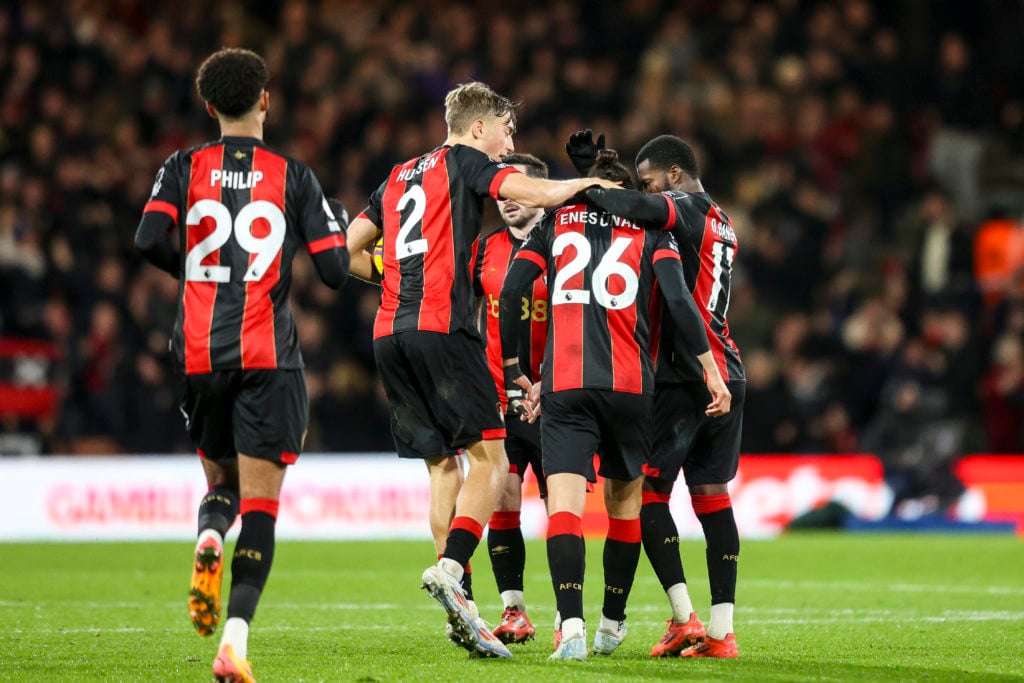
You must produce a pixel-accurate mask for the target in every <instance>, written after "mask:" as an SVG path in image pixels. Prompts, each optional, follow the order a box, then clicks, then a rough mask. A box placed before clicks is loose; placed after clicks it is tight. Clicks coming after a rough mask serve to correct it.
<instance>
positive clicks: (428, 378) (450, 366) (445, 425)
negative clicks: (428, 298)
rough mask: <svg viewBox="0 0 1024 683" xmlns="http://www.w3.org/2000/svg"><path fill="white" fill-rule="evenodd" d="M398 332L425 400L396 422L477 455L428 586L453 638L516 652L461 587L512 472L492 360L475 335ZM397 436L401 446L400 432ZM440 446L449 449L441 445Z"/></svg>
mask: <svg viewBox="0 0 1024 683" xmlns="http://www.w3.org/2000/svg"><path fill="white" fill-rule="evenodd" d="M396 337H398V338H399V339H398V340H397V343H398V344H399V345H400V349H401V355H402V357H403V358H404V360H405V362H406V364H407V367H408V369H409V374H410V376H411V378H412V381H411V385H412V386H413V387H414V389H415V391H416V393H417V396H418V399H417V400H416V401H412V400H407V401H406V402H405V403H406V408H409V409H410V410H407V411H406V413H407V414H403V415H394V417H393V424H397V425H399V426H400V427H402V428H403V429H404V427H405V425H406V424H407V423H409V422H410V421H413V422H415V423H417V424H421V425H428V426H432V428H433V431H434V432H435V433H436V434H438V435H443V444H442V445H443V446H444V447H447V448H463V449H464V450H465V453H466V457H467V459H468V461H469V471H468V473H467V474H466V476H465V479H464V481H463V483H462V486H461V487H460V488H459V491H458V494H457V496H456V499H455V515H454V517H453V519H452V522H451V525H450V526H449V529H448V533H447V537H446V539H445V541H444V552H443V556H442V558H441V559H440V560H438V562H437V564H436V565H433V566H431V567H428V568H427V569H426V570H424V572H423V575H422V582H423V584H422V585H423V588H425V589H426V590H427V592H428V593H429V594H430V596H431V597H433V598H435V599H436V600H437V601H438V602H439V603H440V604H441V606H442V607H444V609H445V611H446V612H447V614H448V623H449V624H450V625H451V638H452V640H453V641H455V642H456V643H457V644H459V645H461V646H463V647H465V648H466V649H468V650H470V651H471V652H473V653H475V654H479V655H483V656H496V657H511V656H512V653H511V652H509V650H508V648H506V647H505V645H504V644H503V643H502V642H501V641H500V640H498V639H497V638H496V637H495V636H494V634H493V633H491V630H490V627H489V626H487V625H486V623H485V622H483V620H482V619H479V614H478V613H477V612H476V610H475V609H473V607H474V606H473V605H472V604H471V602H470V601H469V600H468V598H467V596H466V593H465V591H464V589H463V587H462V585H461V582H462V581H463V580H464V578H465V574H466V570H467V569H468V566H469V559H470V557H472V555H473V552H474V551H475V550H476V547H477V545H479V543H480V539H481V537H482V536H483V527H484V525H485V524H487V522H488V520H489V519H490V517H491V513H493V512H494V505H495V503H496V502H497V499H498V493H499V490H500V487H501V484H502V482H503V481H504V477H505V475H506V474H507V472H508V460H507V458H506V457H505V448H504V439H505V426H504V422H503V420H502V415H501V414H500V413H499V412H498V410H497V409H496V406H500V404H499V403H498V395H497V390H496V389H495V387H494V381H493V380H492V379H491V375H490V371H489V370H488V368H487V359H486V357H485V356H484V352H483V348H482V347H481V345H480V341H479V340H478V339H475V338H473V337H470V336H469V335H468V334H453V335H444V334H438V333H430V332H415V333H411V332H406V333H402V334H400V335H396ZM382 341H383V340H378V342H377V343H378V344H380V343H381V342H382ZM378 365H381V360H380V356H379V355H378ZM385 386H387V385H385ZM398 391H401V390H398ZM398 391H396V393H398ZM406 393H408V391H407V392H406ZM392 411H393V413H394V411H395V407H394V405H393V406H392ZM395 434H396V436H395V441H396V444H397V443H398V442H399V436H400V432H399V431H396V432H395ZM437 452H441V451H440V450H439V449H438V450H433V453H437Z"/></svg>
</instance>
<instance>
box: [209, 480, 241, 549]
mask: <svg viewBox="0 0 1024 683" xmlns="http://www.w3.org/2000/svg"><path fill="white" fill-rule="evenodd" d="M237 516H238V494H237V493H236V492H235V491H232V490H231V489H229V488H226V487H224V486H215V487H214V488H212V489H210V490H209V491H207V492H206V495H205V496H203V500H202V501H201V502H200V503H199V533H200V534H201V533H203V532H204V531H206V530H207V529H213V530H214V531H216V532H217V533H219V534H220V537H221V538H224V536H225V535H226V534H227V533H228V529H230V528H231V525H232V524H234V523H235V517H237Z"/></svg>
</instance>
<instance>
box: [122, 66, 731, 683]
mask: <svg viewBox="0 0 1024 683" xmlns="http://www.w3.org/2000/svg"><path fill="white" fill-rule="evenodd" d="M268 79H269V75H268V73H267V70H266V65H265V63H264V62H263V60H262V58H260V57H259V56H258V55H256V54H255V53H252V52H249V51H247V50H239V49H225V50H221V51H220V52H217V53H215V54H214V55H212V56H211V57H210V58H208V59H207V60H206V61H205V62H204V63H203V65H202V66H201V67H200V69H199V73H198V77H197V87H198V90H199V94H200V96H201V97H202V99H203V100H204V101H205V102H206V107H207V110H208V112H209V113H210V115H211V116H214V117H216V118H217V119H218V122H219V123H220V127H221V138H220V139H218V140H216V141H213V142H209V143H206V144H204V145H201V146H199V147H196V148H192V149H188V150H182V151H179V152H176V153H175V154H174V155H172V156H171V157H170V158H169V159H168V160H167V162H165V164H164V167H163V168H162V169H161V170H160V171H159V173H158V175H157V179H156V183H155V184H154V188H153V193H152V196H151V198H150V201H149V202H148V203H147V205H146V207H145V210H144V213H143V218H142V221H141V222H140V225H139V229H138V232H137V234H136V244H137V246H138V248H139V249H140V250H141V251H142V253H143V254H144V255H145V256H146V257H147V258H148V259H149V260H150V261H151V262H152V263H153V264H154V265H156V266H158V267H160V268H162V269H164V270H165V271H167V272H168V273H170V274H171V275H173V276H174V277H176V278H178V279H179V281H180V285H179V305H178V316H177V320H176V324H175V329H174V334H173V335H172V342H171V347H172V351H173V352H174V355H175V358H176V360H177V362H178V365H179V366H180V368H181V370H182V372H183V374H184V376H185V396H184V401H183V406H182V412H183V413H184V414H185V415H186V425H187V428H188V430H189V434H190V436H191V437H192V439H193V441H194V442H195V444H196V448H197V451H198V453H199V455H200V456H201V462H202V464H203V467H204V471H205V473H206V477H207V483H208V484H209V487H210V488H209V492H208V494H207V495H206V496H205V497H204V499H203V500H202V502H201V503H200V508H199V515H198V540H197V543H196V546H195V553H194V564H193V571H192V585H191V592H190V596H189V606H190V612H191V616H192V621H193V625H194V626H195V628H196V630H197V631H198V632H199V633H200V634H201V635H210V634H212V633H214V632H215V630H216V629H217V628H218V626H219V623H220V616H221V615H220V611H221V608H220V602H221V581H222V577H223V569H224V560H225V558H224V535H225V534H226V533H227V530H228V528H229V527H230V526H231V524H232V523H233V522H234V520H235V518H236V517H237V516H238V515H239V514H240V515H241V530H240V533H239V537H238V541H237V543H236V547H235V551H234V554H233V557H232V560H231V581H230V590H229V594H228V603H227V619H226V621H225V623H224V625H223V627H222V629H221V631H222V636H221V642H220V646H219V649H218V652H217V656H216V658H215V659H214V662H213V674H214V678H215V679H216V680H219V681H253V680H254V679H253V675H252V667H251V664H250V662H249V661H248V631H249V624H250V622H251V621H252V618H253V616H254V614H255V609H256V606H257V603H258V601H259V597H260V594H261V593H262V589H263V586H264V584H265V582H266V580H267V577H268V576H269V572H270V566H271V563H272V560H273V554H274V545H275V542H274V534H275V524H276V517H277V509H278V499H279V496H280V490H281V486H282V483H283V478H284V472H285V470H286V465H289V464H293V463H295V462H296V459H297V458H298V455H299V453H300V451H301V448H302V440H303V436H304V431H305V426H306V422H307V420H308V410H309V408H308V398H307V394H306V390H305V384H304V380H303V375H302V358H301V353H300V351H299V348H298V343H297V335H296V332H295V327H294V322H293V321H292V318H291V313H290V310H289V308H288V303H287V298H288V290H289V285H290V271H291V261H292V258H293V257H294V254H295V253H296V251H297V250H298V248H299V247H301V246H304V247H305V248H306V250H307V251H308V252H309V253H310V255H311V257H312V259H313V262H314V264H315V266H316V268H317V272H318V273H319V275H320V277H321V279H322V280H323V281H324V282H325V283H326V284H327V285H328V286H331V287H334V288H340V287H341V286H342V285H343V283H344V282H345V280H346V279H347V277H348V276H349V275H351V276H355V277H359V278H361V279H364V280H368V281H371V282H379V283H380V285H381V288H382V293H381V303H380V308H379V310H378V312H377V316H376V319H375V322H374V328H373V344H374V353H375V356H376V362H377V367H378V369H379V374H380V377H381V381H382V383H383V386H384V389H385V392H386V394H387V398H388V402H389V406H390V412H391V426H392V434H393V437H394V441H395V448H396V450H397V453H398V455H399V457H402V458H411V459H420V460H423V461H425V462H426V466H427V471H428V475H429V478H430V490H431V500H430V520H429V522H430V528H431V532H432V535H433V538H434V544H435V549H436V552H437V563H436V564H432V565H431V566H429V567H427V568H426V569H425V570H424V571H423V573H422V577H421V580H422V586H423V588H425V589H426V590H427V592H428V593H429V595H430V596H431V597H433V598H434V599H436V600H437V601H438V602H439V603H440V605H441V606H442V607H443V608H444V610H445V613H446V632H447V636H448V638H449V639H450V640H451V641H453V642H454V643H456V644H457V645H459V646H461V647H463V648H465V649H467V650H468V651H469V652H470V653H472V654H474V655H477V656H484V657H512V652H511V651H510V650H509V647H508V646H509V645H510V644H513V643H521V642H525V641H527V640H531V639H533V638H534V637H535V634H536V629H535V627H534V625H533V624H532V623H531V621H530V619H529V618H528V616H527V610H526V602H525V597H524V591H523V571H524V567H525V559H526V551H525V543H524V540H523V535H522V531H521V528H520V508H521V504H522V485H523V477H524V475H525V473H526V470H527V469H528V468H532V469H533V472H534V474H535V475H536V477H537V479H538V482H539V483H540V485H541V495H542V497H543V498H544V501H545V505H546V508H547V513H548V531H547V556H548V566H549V569H550V574H551V581H552V586H553V588H554V593H555V598H556V606H557V613H556V618H555V623H554V652H553V654H552V655H551V657H550V658H551V659H555V660H586V659H587V656H588V653H594V654H600V655H610V654H612V653H613V652H614V651H615V650H616V648H618V647H619V645H620V644H621V643H622V642H623V640H624V639H625V638H626V635H627V627H626V606H627V602H628V598H629V594H630V590H631V588H632V584H633V580H634V576H635V573H636V570H637V566H638V563H639V559H640V554H641V548H642V549H643V550H644V551H645V553H646V555H647V557H648V559H649V560H650V562H651V564H652V566H653V568H654V570H655V573H656V574H657V576H658V579H659V580H660V581H661V583H662V586H663V588H664V589H665V592H666V595H667V597H668V601H669V604H670V607H671V617H670V618H669V619H668V627H667V629H666V632H665V634H664V636H663V637H662V639H661V640H660V641H659V642H658V643H656V644H654V645H653V647H652V649H651V655H652V656H682V657H716V658H728V657H736V656H737V647H736V640H735V636H734V635H733V632H734V629H733V605H734V603H735V588H736V573H737V572H736V570H737V563H738V559H739V537H738V534H737V530H736V523H735V519H734V516H733V512H732V507H731V502H730V500H729V494H728V489H727V485H728V482H729V481H731V480H732V479H733V478H734V477H735V474H736V468H737V464H738V457H739V444H740V429H741V422H742V407H743V398H744V393H745V392H744V387H745V383H744V375H743V365H742V362H741V360H740V356H739V352H738V350H737V348H736V346H735V345H734V344H733V342H732V340H731V338H730V337H729V329H728V324H727V322H726V311H727V308H728V303H729V292H730V280H731V272H732V263H733V259H734V258H735V255H736V249H737V244H736V238H735V233H734V231H733V229H732V224H731V221H730V219H729V217H728V216H727V215H726V213H725V212H724V211H723V210H722V209H721V208H720V207H719V206H718V205H717V204H716V203H715V202H714V201H713V200H712V199H711V197H710V196H709V195H708V194H707V193H706V192H705V191H704V188H703V186H702V184H701V181H700V174H699V169H698V167H697V162H696V158H695V156H694V153H693V151H692V149H691V148H690V146H689V145H688V144H687V143H686V142H684V141H682V140H680V139H679V138H676V137H673V136H669V135H662V136H659V137H656V138H654V139H652V140H651V141H649V142H648V143H647V144H645V145H644V146H643V147H642V149H641V150H640V152H639V153H638V154H637V157H636V166H635V171H636V178H637V179H636V180H634V175H633V173H632V172H631V170H630V169H629V168H627V167H626V166H625V165H623V164H622V163H621V162H620V161H619V160H618V155H617V154H616V153H615V152H614V151H612V150H606V149H604V137H603V136H601V137H599V138H598V140H597V141H595V140H594V138H593V134H592V133H591V132H590V131H589V130H588V131H581V132H579V133H576V134H574V135H573V136H571V137H570V139H569V141H568V143H567V145H566V150H567V152H568V154H569V158H570V159H571V161H572V163H573V165H574V166H575V168H576V169H577V170H578V171H579V172H580V177H578V178H573V179H569V180H562V181H556V180H550V179H548V177H547V175H548V169H547V165H546V164H545V163H544V162H543V161H541V160H540V159H538V158H536V157H534V156H531V155H529V154H517V153H515V149H514V146H513V142H512V139H513V135H514V133H515V125H516V119H515V107H514V105H513V103H512V102H511V101H509V100H508V99H507V98H505V97H503V96H501V95H499V94H497V93H495V92H494V91H493V90H491V89H490V88H489V87H488V86H486V85H484V84H482V83H478V82H473V83H467V84H464V85H461V86H458V87H457V88H455V89H453V90H452V91H451V92H449V93H448V95H447V97H446V100H445V119H446V123H447V127H448V137H447V139H446V140H445V141H444V143H443V144H441V145H440V146H438V147H437V148H435V149H433V150H431V151H429V152H427V153H425V154H423V155H422V156H418V157H415V158H413V159H409V160H407V161H405V162H403V163H400V164H397V165H395V166H394V168H393V169H392V171H391V173H390V174H389V175H388V177H387V178H386V179H385V180H384V181H383V182H382V183H381V184H380V186H379V188H378V189H377V190H376V191H375V192H374V193H373V194H372V195H371V196H370V198H369V201H368V204H367V206H366V208H365V209H364V210H363V211H362V212H361V213H360V214H359V215H358V216H356V217H355V218H353V219H352V220H351V222H349V221H348V215H347V213H346V212H345V210H344V208H343V207H342V206H341V205H340V203H338V202H336V201H334V200H331V199H327V198H325V197H324V195H323V191H322V190H321V188H320V185H319V183H318V182H317V179H316V177H315V175H314V174H313V173H312V171H310V169H309V168H308V167H306V166H305V165H304V164H302V163H301V162H298V161H295V160H293V159H289V158H287V157H284V156H281V155H279V154H277V153H275V152H273V151H272V150H270V148H268V147H267V146H266V145H264V143H263V142H262V137H263V122H264V120H265V117H266V112H267V110H268V108H269V94H268V93H267V91H266V89H265V87H266V84H267V81H268ZM214 175H216V176H217V178H220V179H224V178H230V179H234V180H231V182H227V181H223V180H222V181H218V182H214V181H213V180H212V178H213V177H214ZM257 179H258V180H257ZM488 198H490V199H494V200H496V201H497V202H498V209H499V212H500V214H501V217H502V219H503V221H504V222H505V226H504V227H503V228H501V229H499V230H496V231H493V232H489V233H487V234H486V235H484V236H481V235H480V233H481V227H482V226H481V223H482V217H483V209H484V202H485V201H486V200H487V199H488ZM545 211H547V212H546V213H545ZM174 227H177V228H178V240H177V241H178V248H175V247H174V246H173V245H172V242H171V238H170V237H169V232H170V231H171V230H172V229H173V228H174ZM595 454H596V458H595ZM595 462H596V463H597V470H596V472H595ZM464 463H468V469H466V468H464ZM680 472H682V474H683V476H684V478H685V481H686V485H687V487H688V489H689V494H690V498H691V501H692V505H693V509H694V511H695V513H696V515H697V518H698V520H699V521H700V523H701V525H702V527H703V530H704V536H705V539H706V543H707V553H706V555H707V558H706V559H707V568H708V576H709V582H710V587H711V613H710V619H709V621H708V623H707V627H706V628H705V626H704V624H703V623H702V622H701V620H700V619H699V617H698V615H697V614H696V612H695V610H694V608H693V605H692V602H691V599H690V596H689V593H688V590H687V584H686V579H685V575H684V572H683V566H682V562H681V559H680V555H679V547H678V533H677V530H676V525H675V522H674V521H673V519H672V515H671V513H670V511H669V505H668V504H669V500H670V497H671V494H672V490H673V485H674V483H675V481H676V479H677V478H678V475H679V474H680ZM597 474H599V475H600V476H601V477H602V479H603V491H604V503H605V508H606V511H607V514H608V532H607V536H606V539H605V547H604V556H603V557H604V561H603V565H604V566H603V569H604V582H605V590H604V591H603V598H602V609H601V619H600V624H599V625H598V627H597V629H596V630H595V631H594V635H593V641H592V644H591V645H590V646H589V647H588V639H587V633H586V625H585V623H584V619H583V584H584V558H585V549H584V540H583V533H582V522H581V518H582V514H583V509H584V506H585V501H586V496H587V495H588V491H589V490H591V489H592V488H593V486H592V484H593V482H595V481H596V475H597ZM485 527H487V528H488V530H487V548H488V552H489V554H490V559H491V565H492V568H493V571H494V575H495V580H496V582H497V585H498V590H499V592H500V594H501V599H502V603H503V612H502V615H501V619H500V622H499V623H498V625H497V626H496V627H493V628H492V627H491V626H490V625H489V624H488V623H487V622H486V621H485V620H484V619H483V618H482V617H481V615H480V612H479V610H478V608H477V606H476V602H475V600H474V595H473V591H472V570H471V565H470V559H471V557H472V555H473V553H474V552H475V550H476V549H477V546H478V545H479V544H480V541H481V540H482V538H483V535H484V528H485Z"/></svg>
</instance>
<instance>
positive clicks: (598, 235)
mask: <svg viewBox="0 0 1024 683" xmlns="http://www.w3.org/2000/svg"><path fill="white" fill-rule="evenodd" d="M515 258H516V259H527V260H529V261H531V262H533V263H534V264H536V265H537V266H539V267H540V268H541V270H542V271H543V272H544V273H545V274H546V275H547V282H548V289H549V291H548V301H549V325H550V329H549V330H548V339H547V344H546V346H545V353H544V374H543V376H542V378H541V390H542V391H543V392H545V393H547V392H552V391H565V390H569V389H604V390H611V391H620V392H625V393H631V394H646V393H651V392H653V391H654V363H653V361H652V358H651V355H650V333H651V330H650V315H651V310H650V309H651V307H652V305H653V301H654V297H653V292H654V289H655V283H656V279H655V275H654V269H653V264H654V262H655V261H657V260H660V259H662V258H672V259H676V260H678V259H679V251H678V249H677V248H676V244H675V239H674V238H673V237H672V235H671V234H670V233H667V232H654V231H644V230H640V229H637V227H636V226H635V225H634V224H633V223H631V222H629V221H627V220H625V219H622V218H619V217H617V216H613V215H611V214H608V213H605V212H602V211H600V210H597V209H595V208H593V207H591V206H588V205H586V204H582V203H578V204H569V205H566V206H563V207H562V208H560V209H558V210H557V211H555V212H553V213H550V214H548V215H547V216H546V217H545V218H544V220H543V222H542V223H541V224H540V225H539V226H538V227H536V228H534V230H533V232H531V233H530V237H529V239H528V240H527V241H526V243H525V244H524V245H523V247H522V249H520V250H519V251H518V252H517V253H516V256H515Z"/></svg>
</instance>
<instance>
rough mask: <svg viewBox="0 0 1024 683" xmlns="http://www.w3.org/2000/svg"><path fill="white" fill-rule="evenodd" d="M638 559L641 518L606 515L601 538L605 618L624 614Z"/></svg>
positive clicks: (615, 617) (616, 619) (613, 618)
mask: <svg viewBox="0 0 1024 683" xmlns="http://www.w3.org/2000/svg"><path fill="white" fill-rule="evenodd" d="M639 562H640V520H639V519H637V518H634V519H617V518H614V517H609V518H608V536H607V538H605V541H604V605H603V606H602V608H601V612H602V613H603V614H604V616H605V617H607V618H608V619H612V620H613V621H622V620H624V619H625V618H626V601H627V600H628V599H629V591H630V590H631V589H632V588H633V579H634V578H636V566H637V564H639Z"/></svg>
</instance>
